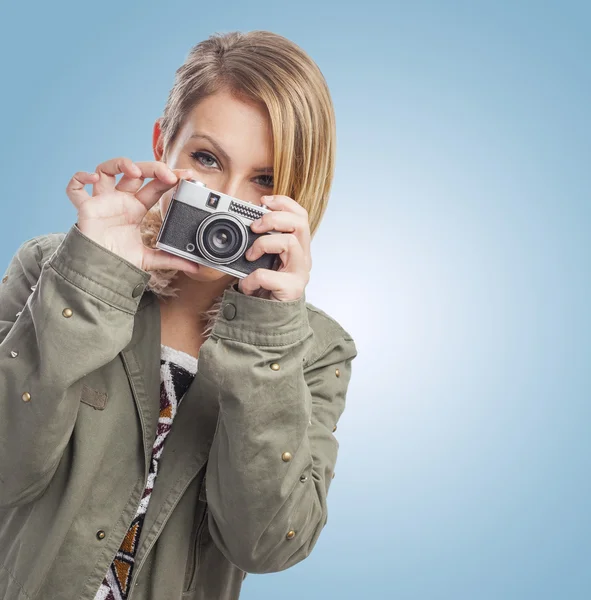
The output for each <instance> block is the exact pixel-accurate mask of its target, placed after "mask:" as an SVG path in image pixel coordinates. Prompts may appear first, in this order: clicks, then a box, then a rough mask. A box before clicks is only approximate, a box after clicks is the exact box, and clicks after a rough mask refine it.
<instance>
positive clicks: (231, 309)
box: [222, 303, 236, 321]
mask: <svg viewBox="0 0 591 600" xmlns="http://www.w3.org/2000/svg"><path fill="white" fill-rule="evenodd" d="M222 314H223V315H224V317H225V318H226V319H228V321H231V320H232V319H233V318H234V317H235V316H236V307H235V306H234V305H233V304H231V303H229V304H225V305H224V308H223V309H222Z"/></svg>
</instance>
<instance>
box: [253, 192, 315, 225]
mask: <svg viewBox="0 0 591 600" xmlns="http://www.w3.org/2000/svg"><path fill="white" fill-rule="evenodd" d="M262 201H263V204H264V205H265V206H266V207H267V208H269V209H271V210H286V211H288V212H292V213H294V214H296V215H301V216H302V217H305V218H306V220H308V211H307V210H306V209H305V208H304V207H303V206H302V205H301V204H298V203H297V202H296V201H295V200H294V199H293V198H290V197H289V196H281V195H277V196H263V197H262Z"/></svg>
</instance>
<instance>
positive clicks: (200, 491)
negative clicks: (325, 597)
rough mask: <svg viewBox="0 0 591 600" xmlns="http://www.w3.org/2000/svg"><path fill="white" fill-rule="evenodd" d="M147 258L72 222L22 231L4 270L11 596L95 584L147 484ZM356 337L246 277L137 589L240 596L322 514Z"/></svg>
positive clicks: (150, 598) (183, 428)
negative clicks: (249, 287) (256, 290)
mask: <svg viewBox="0 0 591 600" xmlns="http://www.w3.org/2000/svg"><path fill="white" fill-rule="evenodd" d="M149 279H150V273H149V272H147V271H144V270H142V269H140V268H137V267H135V266H134V265H132V264H131V263H130V262H128V261H126V260H124V259H122V258H120V257H119V256H117V255H116V254H114V253H112V252H110V251H109V250H107V249H106V248H103V247H102V246H100V245H99V244H96V243H95V242H94V241H92V240H91V239H90V238H88V237H87V236H85V235H84V234H82V232H80V230H79V229H78V227H77V226H76V225H73V226H72V228H71V229H70V230H69V231H68V232H67V233H65V234H64V233H52V234H46V235H41V236H38V237H35V238H33V239H31V240H28V241H26V242H24V243H23V244H22V245H21V247H20V248H19V249H18V251H17V253H16V254H15V256H14V257H13V259H12V261H11V262H10V264H9V266H8V269H7V271H6V272H5V276H4V278H3V279H2V284H0V598H3V599H4V600H17V599H18V600H33V599H35V600H37V599H38V600H49V599H58V598H59V599H60V600H70V599H72V600H73V599H76V600H92V599H93V598H94V596H95V594H96V592H97V590H98V588H99V586H100V584H101V582H102V580H103V578H104V576H105V574H106V572H107V569H108V567H109V565H110V563H111V561H112V560H113V558H114V556H115V554H116V552H117V551H118V549H119V547H120V545H121V542H122V541H123V538H124V537H125V534H126V532H127V528H128V526H129V524H130V523H131V521H132V519H133V517H134V515H135V512H136V509H137V507H138V504H139V501H140V498H141V495H142V493H143V490H144V487H145V484H146V480H147V476H148V471H149V461H150V457H151V451H152V446H153V442H154V439H155V435H156V426H157V422H158V416H159V408H160V404H159V390H160V350H161V348H160V342H161V337H160V336H161V331H160V313H159V310H160V305H159V303H158V301H157V298H156V296H155V295H154V293H153V292H152V291H151V290H150V289H146V286H147V285H148V281H149ZM356 354H357V351H356V348H355V344H354V341H353V340H352V338H351V336H350V335H349V334H348V333H347V332H346V331H345V330H344V329H343V328H342V327H341V326H340V325H339V324H338V323H337V322H336V321H335V320H333V319H332V318H330V317H329V316H328V315H326V314H325V313H324V312H322V311H321V310H319V309H317V308H315V307H314V306H312V305H310V304H309V303H307V302H306V301H305V299H304V298H302V299H300V300H295V301H292V302H276V301H272V300H266V299H262V298H258V297H253V296H247V295H245V294H242V293H241V292H239V291H238V289H237V288H236V287H231V288H228V289H227V290H226V291H225V292H224V295H223V303H222V310H220V311H219V314H218V316H217V318H216V320H215V325H214V327H213V330H212V332H211V335H210V336H209V337H208V338H207V340H206V341H205V343H204V344H203V345H202V346H201V349H200V353H199V362H198V372H197V375H196V377H195V379H194V380H193V381H192V383H191V386H190V388H189V390H188V391H187V393H186V395H185V397H184V399H183V402H182V404H181V405H180V407H179V411H178V414H177V416H176V418H175V422H174V425H173V427H172V429H171V432H170V434H169V436H168V438H167V440H166V443H165V445H164V451H163V454H162V457H161V460H160V465H159V472H158V477H157V479H156V484H155V486H154V490H153V493H152V497H151V500H150V504H149V507H148V511H147V513H146V517H145V522H144V527H143V530H142V534H141V537H140V541H139V548H138V553H137V556H136V566H135V569H134V571H133V573H132V581H131V588H130V589H131V592H130V596H129V597H130V598H131V599H132V600H167V599H181V598H186V599H191V600H195V599H200V600H205V599H207V600H226V599H228V600H230V599H236V598H238V596H239V593H240V588H241V585H242V582H243V578H244V577H245V576H246V573H247V572H250V573H271V572H276V571H281V570H283V569H287V568H288V567H290V566H292V565H294V564H296V563H298V562H300V561H301V560H303V559H304V558H306V557H307V556H308V555H309V554H310V552H311V551H312V549H313V547H314V545H315V543H316V541H317V539H318V536H319V535H320V532H321V530H322V528H323V527H324V525H325V524H326V521H327V504H326V498H327V494H328V489H329V486H330V483H331V480H332V478H333V476H334V468H335V462H336V458H337V449H338V442H337V440H336V438H335V435H334V431H335V429H336V423H337V421H338V419H339V417H340V415H341V413H342V412H343V410H344V407H345V395H346V390H347V386H348V383H349V379H350V376H351V361H352V360H353V358H354V357H355V356H356Z"/></svg>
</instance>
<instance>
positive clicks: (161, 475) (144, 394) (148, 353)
mask: <svg viewBox="0 0 591 600" xmlns="http://www.w3.org/2000/svg"><path fill="white" fill-rule="evenodd" d="M160 343H161V330H160V306H159V304H158V302H157V300H156V298H155V296H154V295H153V294H152V293H151V292H146V293H144V296H143V297H142V300H141V301H140V305H139V307H138V311H137V313H136V319H135V324H134V331H133V336H132V340H131V342H130V343H129V345H128V346H127V347H126V348H125V349H124V350H123V352H122V353H121V356H122V360H123V363H124V365H125V369H126V371H127V375H128V378H129V382H130V385H131V390H132V393H133V397H134V400H135V403H136V406H137V411H138V414H139V417H140V419H141V422H142V431H143V434H144V457H145V477H144V481H146V478H147V476H148V472H149V466H150V460H151V456H152V446H153V444H154V440H155V436H156V430H157V426H158V417H159V413H160ZM213 343H215V341H214V340H212V339H210V338H208V339H206V341H205V342H204V344H213ZM218 391H219V390H218V386H217V385H215V383H213V382H210V381H209V380H208V379H206V378H205V377H204V376H203V375H202V374H201V373H200V371H199V363H198V364H197V374H196V375H195V377H194V379H193V380H192V382H191V384H190V386H189V388H188V389H187V391H186V393H185V395H184V396H183V399H182V401H181V403H180V406H179V407H178V412H177V414H176V416H175V419H174V423H173V425H172V428H171V430H170V432H169V434H168V436H167V438H166V442H165V444H164V449H163V452H162V456H161V458H160V461H159V465H158V475H157V477H156V483H155V485H154V488H153V491H152V496H151V498H150V507H149V510H148V511H147V513H146V516H145V521H144V525H143V528H142V536H141V537H142V542H141V547H140V548H139V550H138V555H137V559H138V560H141V557H142V555H143V554H144V552H145V550H146V548H147V546H149V545H150V544H151V543H152V541H153V540H154V538H155V536H156V535H158V533H159V531H160V529H161V528H162V526H163V524H164V523H165V522H166V520H167V519H168V517H169V515H170V512H171V511H172V509H173V508H174V506H175V505H176V503H177V501H178V499H179V498H180V496H181V495H182V493H183V492H184V490H185V489H186V487H187V485H188V484H189V483H190V482H191V481H192V479H193V478H194V477H195V476H196V475H197V474H198V473H199V471H200V470H201V469H202V468H203V467H204V465H205V464H206V463H207V459H208V457H209V450H210V448H211V443H212V441H213V437H214V434H215V431H216V428H217V422H218V417H219V401H218V396H217V394H218Z"/></svg>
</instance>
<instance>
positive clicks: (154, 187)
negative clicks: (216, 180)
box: [135, 163, 197, 210]
mask: <svg viewBox="0 0 591 600" xmlns="http://www.w3.org/2000/svg"><path fill="white" fill-rule="evenodd" d="M138 164H140V163H138ZM162 164H164V163H162ZM165 167H166V169H168V171H169V172H170V173H171V174H172V176H173V177H174V183H167V180H168V181H172V178H171V177H169V176H168V173H166V169H165V170H162V169H161V168H160V171H159V172H157V171H156V170H154V174H155V175H159V178H158V179H154V180H153V181H150V183H148V184H146V185H145V186H144V187H143V188H142V189H141V190H140V191H139V192H137V193H136V195H135V197H136V198H137V199H138V200H139V201H140V202H141V203H142V204H143V205H144V206H145V207H146V209H147V210H150V208H151V207H152V206H153V205H154V204H156V202H158V200H160V198H161V197H162V194H164V192H166V191H168V190H169V189H170V188H172V187H174V186H175V185H176V184H177V183H178V181H179V179H196V178H197V172H196V171H194V170H193V169H169V168H168V167H167V166H166V165H165ZM144 172H149V169H146V170H145V171H144Z"/></svg>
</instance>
